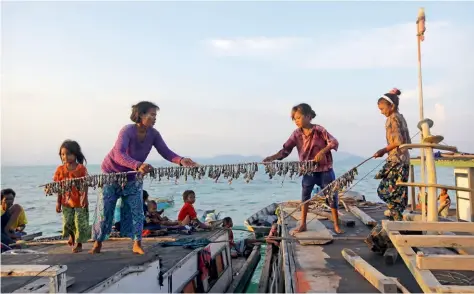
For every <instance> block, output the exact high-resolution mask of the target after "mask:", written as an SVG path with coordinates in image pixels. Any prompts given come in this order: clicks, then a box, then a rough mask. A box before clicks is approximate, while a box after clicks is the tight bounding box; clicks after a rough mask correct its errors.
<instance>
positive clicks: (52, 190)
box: [40, 161, 357, 196]
mask: <svg viewBox="0 0 474 294" xmlns="http://www.w3.org/2000/svg"><path fill="white" fill-rule="evenodd" d="M259 165H264V167H265V173H266V174H267V175H268V177H269V178H270V179H273V178H274V177H275V176H283V177H286V176H287V175H288V176H289V177H290V178H291V179H293V177H294V176H303V175H306V174H308V173H312V172H314V170H315V168H316V167H317V166H318V164H317V163H316V162H315V161H288V162H250V163H238V164H222V165H201V166H197V167H182V166H176V167H158V168H153V169H152V170H151V172H149V173H148V174H146V175H142V174H140V173H137V172H135V171H133V172H122V173H109V174H98V175H88V176H85V177H81V178H74V179H66V180H62V181H58V182H51V183H47V184H45V185H42V186H40V187H44V192H45V194H46V195H47V196H48V195H53V194H58V193H59V194H64V193H66V192H70V191H71V190H72V189H73V188H76V189H77V190H79V191H85V190H86V189H88V188H93V189H96V188H102V187H103V186H104V185H111V184H115V183H118V184H119V185H121V186H122V187H124V186H125V185H126V184H127V178H128V176H129V175H133V174H137V175H136V180H137V181H143V180H144V179H145V178H147V177H148V178H150V179H152V180H155V179H157V180H158V181H161V180H164V179H165V180H170V179H174V180H175V181H178V180H179V179H181V178H183V179H184V181H188V179H190V178H192V179H193V180H196V179H197V180H201V179H203V178H205V177H206V176H207V177H208V178H211V179H213V180H214V181H215V182H217V181H218V180H219V179H220V178H224V179H227V180H228V181H229V183H232V181H233V180H235V179H238V178H240V177H242V178H243V179H244V180H245V181H246V182H247V183H248V182H250V181H251V180H253V179H254V177H255V174H256V173H257V172H258V170H259V169H258V166H259ZM356 175H357V168H353V169H351V170H350V171H348V172H347V173H345V174H344V175H343V176H341V177H339V178H338V179H337V180H336V181H334V182H332V183H331V185H330V186H331V187H330V189H329V188H328V187H327V189H325V190H324V195H326V196H327V195H331V193H333V192H335V191H339V190H341V189H343V188H345V187H347V186H349V185H350V184H351V183H352V182H353V181H354V178H355V176H356Z"/></svg>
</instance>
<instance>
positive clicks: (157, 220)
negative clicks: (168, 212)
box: [145, 200, 179, 226]
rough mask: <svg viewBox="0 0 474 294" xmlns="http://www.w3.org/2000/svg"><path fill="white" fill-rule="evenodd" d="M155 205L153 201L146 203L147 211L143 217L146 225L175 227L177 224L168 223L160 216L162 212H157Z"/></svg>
mask: <svg viewBox="0 0 474 294" xmlns="http://www.w3.org/2000/svg"><path fill="white" fill-rule="evenodd" d="M157 206H158V205H157V204H156V201H155V200H151V201H150V202H149V203H148V211H147V213H146V216H145V222H146V224H145V226H146V225H162V226H177V225H179V222H177V221H170V220H169V219H168V218H167V217H166V216H161V214H162V213H163V210H160V211H157V210H156V208H157Z"/></svg>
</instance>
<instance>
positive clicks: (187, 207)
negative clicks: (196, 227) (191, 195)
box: [178, 202, 197, 222]
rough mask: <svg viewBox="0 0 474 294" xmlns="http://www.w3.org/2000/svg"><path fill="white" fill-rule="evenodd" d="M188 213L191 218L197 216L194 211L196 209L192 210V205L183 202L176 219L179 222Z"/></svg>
mask: <svg viewBox="0 0 474 294" xmlns="http://www.w3.org/2000/svg"><path fill="white" fill-rule="evenodd" d="M188 215H189V218H190V219H191V220H193V219H196V218H197V213H196V210H194V206H193V205H192V204H190V203H187V202H186V203H184V205H183V207H181V210H180V211H179V214H178V221H180V222H181V221H183V220H184V219H185V218H186V216H188Z"/></svg>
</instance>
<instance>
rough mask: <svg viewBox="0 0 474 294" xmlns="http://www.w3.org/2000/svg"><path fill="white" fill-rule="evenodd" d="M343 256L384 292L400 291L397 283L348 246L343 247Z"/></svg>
mask: <svg viewBox="0 0 474 294" xmlns="http://www.w3.org/2000/svg"><path fill="white" fill-rule="evenodd" d="M341 253H342V256H344V258H345V259H346V260H347V262H349V263H350V264H351V265H352V266H353V267H354V268H355V270H356V271H358V272H359V274H361V275H362V276H363V277H364V278H365V279H366V280H367V281H368V282H369V283H371V284H372V286H374V287H375V288H377V290H379V291H380V292H382V293H398V292H397V288H398V287H397V284H396V283H395V281H394V280H393V278H389V277H387V276H385V275H384V274H382V273H381V272H379V271H378V270H377V269H376V268H374V267H373V266H372V265H370V264H369V263H368V262H367V261H365V260H364V259H363V258H362V257H360V256H359V255H357V254H356V253H355V252H354V251H352V250H351V249H348V248H344V249H342V252H341Z"/></svg>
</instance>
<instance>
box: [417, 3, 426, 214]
mask: <svg viewBox="0 0 474 294" xmlns="http://www.w3.org/2000/svg"><path fill="white" fill-rule="evenodd" d="M416 30H417V34H416V39H417V45H418V103H419V110H420V121H422V120H423V119H424V118H425V116H424V111H423V79H422V74H421V42H422V41H423V40H424V33H425V10H424V9H423V8H420V10H419V11H418V18H417V20H416ZM420 141H421V142H423V132H420ZM420 172H421V177H420V180H421V183H426V172H425V151H424V149H423V148H421V149H420ZM425 191H426V189H425V187H420V192H421V193H420V201H421V215H422V220H426V201H427V200H428V199H427V198H426V197H425V195H426V194H425Z"/></svg>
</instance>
